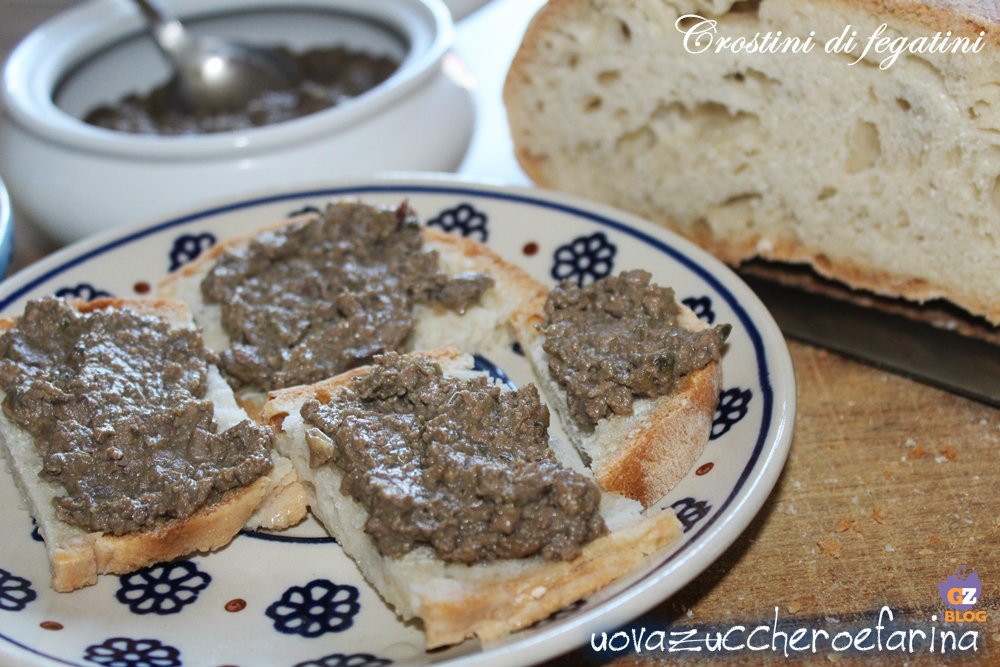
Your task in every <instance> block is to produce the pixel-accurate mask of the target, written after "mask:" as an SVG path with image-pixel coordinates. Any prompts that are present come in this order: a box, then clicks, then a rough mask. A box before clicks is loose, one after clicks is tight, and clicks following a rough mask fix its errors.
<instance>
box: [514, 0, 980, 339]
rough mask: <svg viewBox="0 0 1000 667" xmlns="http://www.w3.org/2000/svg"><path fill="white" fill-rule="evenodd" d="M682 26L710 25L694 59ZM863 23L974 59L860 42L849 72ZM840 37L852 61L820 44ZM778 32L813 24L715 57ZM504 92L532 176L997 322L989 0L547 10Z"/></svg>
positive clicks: (734, 244)
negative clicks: (771, 48)
mask: <svg viewBox="0 0 1000 667" xmlns="http://www.w3.org/2000/svg"><path fill="white" fill-rule="evenodd" d="M691 14H696V15H698V16H700V17H703V18H705V19H710V20H714V21H716V22H717V23H716V24H715V33H714V36H713V35H709V36H711V37H713V40H714V41H713V42H712V44H711V45H710V46H709V47H708V48H707V49H706V50H705V51H704V52H702V53H692V52H689V51H688V50H686V49H685V47H684V38H685V35H684V33H683V32H682V30H685V29H689V28H690V27H691V26H692V25H694V23H696V22H697V21H698V20H699V19H694V18H687V19H682V20H681V21H680V23H679V24H678V19H681V17H684V16H685V15H691ZM883 23H885V24H887V26H886V28H885V29H884V32H883V33H882V35H881V36H883V37H889V38H892V39H893V40H896V39H898V38H907V39H909V40H915V39H917V38H921V37H923V38H926V41H925V42H923V44H925V45H927V44H930V43H931V42H930V40H931V39H933V37H934V35H935V33H938V32H940V33H941V36H940V38H939V41H938V43H939V44H940V43H943V41H942V40H945V39H949V38H950V39H953V40H954V39H958V38H967V42H966V44H967V45H969V46H974V45H975V40H981V43H980V47H981V48H980V49H979V51H978V52H973V51H971V50H967V51H968V52H958V53H944V54H942V53H927V52H924V53H912V52H909V51H905V52H902V53H900V55H899V56H898V58H897V59H895V60H894V61H893V62H891V63H889V66H884V65H883V63H884V62H887V61H886V59H887V58H888V57H889V56H890V55H892V54H891V52H887V51H883V52H882V53H877V52H876V49H874V48H873V49H870V50H869V51H868V54H867V55H866V56H865V57H864V58H863V59H861V60H860V62H857V63H856V64H852V63H853V62H854V61H855V60H857V59H858V58H859V56H861V54H862V52H863V51H864V49H865V47H866V46H867V44H868V40H869V38H870V37H871V35H873V34H874V33H876V32H877V31H878V30H879V27H880V25H881V24H883ZM846 26H850V27H851V30H854V31H857V36H856V37H855V40H856V42H857V46H856V49H855V51H854V52H853V53H828V52H826V50H825V45H826V42H827V41H828V40H830V39H833V38H836V37H837V36H838V35H840V34H841V33H842V32H843V31H844V29H845V27H846ZM778 31H781V35H782V36H783V37H787V36H798V37H800V38H805V37H807V36H809V34H810V32H815V37H814V40H815V41H816V42H817V46H816V47H815V48H814V49H813V50H812V51H811V52H809V53H787V52H786V53H780V52H779V53H746V52H739V53H733V52H732V50H730V49H728V48H724V49H722V50H721V52H716V48H717V47H718V45H719V41H718V40H719V39H720V38H723V37H728V38H738V37H741V36H742V37H745V38H747V39H750V38H752V37H753V36H754V35H755V34H757V33H760V34H761V35H765V34H766V33H768V32H771V33H772V34H774V33H777V32H778ZM709 36H706V38H707V37H709ZM914 43H915V42H912V41H911V42H909V44H914ZM899 44H904V43H903V42H899ZM917 44H918V45H919V43H917ZM691 46H692V48H691V51H697V50H698V48H697V47H693V44H692V45H691ZM504 96H505V101H506V104H507V111H508V116H509V120H510V126H511V132H512V135H513V139H514V143H515V146H516V151H517V157H518V159H519V160H520V162H521V164H522V165H523V167H524V169H525V170H526V171H527V172H528V174H529V175H530V176H531V177H532V178H533V179H534V180H535V181H536V182H538V183H539V184H542V185H545V186H548V187H553V188H557V189H560V190H566V191H571V192H575V193H580V194H584V195H586V196H589V197H593V198H596V199H600V200H603V201H606V202H610V203H613V204H615V205H617V206H620V207H622V208H625V209H628V210H630V211H633V212H635V213H638V214H640V215H642V216H644V217H647V218H649V219H651V220H653V221H656V222H657V223H659V224H662V225H664V226H668V227H671V228H673V229H675V230H677V231H679V232H680V233H682V234H684V235H685V236H687V237H689V238H692V239H694V240H695V241H696V242H698V243H699V244H701V245H703V246H704V247H706V248H708V249H710V250H711V251H713V252H715V253H716V254H717V255H719V256H720V257H722V258H723V259H725V260H727V261H729V262H731V263H739V262H741V261H743V260H746V259H748V258H751V257H763V258H767V259H772V260H780V261H791V262H802V263H809V264H811V265H812V266H813V267H815V269H816V270H817V271H819V272H820V273H821V274H823V275H825V276H827V277H832V278H835V279H838V280H840V281H843V282H845V283H847V284H849V285H851V286H853V287H858V288H864V289H868V290H872V291H875V292H878V293H880V294H887V295H893V296H902V297H906V298H910V299H915V300H918V301H924V300H927V299H933V298H939V297H943V298H947V299H949V300H951V301H952V302H954V303H956V304H958V305H960V306H962V307H963V308H965V309H967V310H968V311H970V312H972V313H974V314H977V315H981V316H984V317H985V318H986V319H988V320H989V321H990V322H992V323H994V324H997V323H1000V270H998V269H997V267H998V264H1000V5H998V4H997V3H996V2H988V1H983V0H979V1H977V0H965V1H959V0H937V1H935V2H933V3H930V2H919V1H917V0H898V1H895V2H886V1H884V0H812V1H810V2H804V1H802V0H756V1H748V0H744V1H740V2H737V1H735V0H665V1H663V2H645V1H643V0H551V1H550V2H549V3H548V4H547V5H546V6H544V7H543V8H542V9H541V11H540V12H539V13H538V15H537V16H536V17H535V19H534V20H533V22H532V23H531V25H530V27H529V29H528V31H527V33H526V35H525V38H524V42H523V44H522V45H521V48H520V50H519V52H518V54H517V56H516V57H515V59H514V62H513V65H512V66H511V70H510V73H509V75H508V78H507V83H506V88H505V94H504Z"/></svg>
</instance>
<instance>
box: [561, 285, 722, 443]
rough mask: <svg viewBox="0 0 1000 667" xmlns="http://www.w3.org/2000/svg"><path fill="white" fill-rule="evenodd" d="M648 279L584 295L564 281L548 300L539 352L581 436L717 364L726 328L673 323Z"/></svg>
mask: <svg viewBox="0 0 1000 667" xmlns="http://www.w3.org/2000/svg"><path fill="white" fill-rule="evenodd" d="M650 278H651V276H650V274H649V273H648V272H646V271H625V272H623V273H622V274H621V275H619V276H609V277H607V278H603V279H601V280H598V281H597V282H595V283H594V284H592V285H588V286H586V287H583V288H581V287H578V286H577V285H576V284H575V283H572V282H570V281H564V282H563V283H562V284H561V285H559V286H558V287H556V288H555V289H553V290H552V291H551V292H550V293H549V297H548V300H547V302H546V303H545V322H544V324H543V325H542V327H541V332H542V333H543V334H544V335H545V340H544V342H543V344H542V347H543V349H544V350H545V352H546V353H547V354H548V366H549V373H550V374H551V375H552V378H553V379H554V380H555V381H556V382H558V383H559V385H560V386H562V387H563V388H564V389H565V390H566V395H567V407H568V408H569V414H570V416H571V417H572V418H573V420H574V421H575V422H576V424H577V425H578V426H579V427H580V428H581V429H582V430H584V431H585V432H591V431H593V430H594V427H595V426H596V425H597V423H598V422H599V421H600V420H601V419H603V418H605V417H608V416H610V415H628V414H632V403H633V401H634V399H635V398H637V397H645V398H655V397H658V396H664V395H666V394H669V393H670V392H672V391H673V390H674V388H675V387H676V386H677V383H678V381H679V380H680V379H681V378H683V377H684V376H685V375H687V374H688V373H690V372H692V371H695V370H697V369H699V368H702V367H704V366H706V365H707V364H708V363H710V362H712V361H716V360H718V359H719V355H720V354H721V350H722V345H723V343H724V342H725V340H726V337H727V336H728V335H729V331H730V326H729V325H728V324H726V325H720V326H717V327H715V328H712V329H704V330H702V331H688V330H687V329H685V328H684V327H683V326H681V325H680V323H679V322H678V316H679V314H680V312H681V307H680V306H679V305H678V304H677V302H676V301H675V300H674V291H673V290H672V289H670V288H668V287H660V286H658V285H655V284H652V283H650Z"/></svg>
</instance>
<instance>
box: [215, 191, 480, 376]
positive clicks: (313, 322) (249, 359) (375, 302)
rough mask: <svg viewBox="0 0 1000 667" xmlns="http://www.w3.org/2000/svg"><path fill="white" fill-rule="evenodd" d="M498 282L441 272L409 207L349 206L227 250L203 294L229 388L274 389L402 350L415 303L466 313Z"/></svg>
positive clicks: (331, 208) (330, 209)
mask: <svg viewBox="0 0 1000 667" xmlns="http://www.w3.org/2000/svg"><path fill="white" fill-rule="evenodd" d="M492 285H493V279H492V278H490V277H489V276H487V275H485V274H481V273H468V274H462V275H459V276H456V277H451V278H450V277H448V276H446V275H445V274H443V273H441V272H440V270H439V269H438V254H437V252H436V251H425V250H424V248H423V236H422V234H421V231H420V225H419V224H418V222H417V218H416V215H414V214H413V212H412V211H411V210H410V209H409V208H408V207H407V206H406V204H403V205H402V206H400V207H399V208H398V209H396V210H392V209H381V208H375V207H372V206H367V205H365V204H360V203H347V202H343V203H338V204H330V205H329V206H327V208H326V210H325V211H324V212H323V214H322V215H321V216H316V217H314V218H312V219H309V220H305V221H300V222H296V223H292V224H290V225H287V226H285V227H283V228H281V229H279V230H277V231H273V232H270V233H266V234H262V235H259V236H257V237H256V238H254V239H253V240H251V241H250V243H249V244H248V245H246V246H245V247H243V248H239V249H233V250H230V251H228V252H226V253H224V254H223V255H222V256H221V257H220V258H219V260H218V261H217V262H216V264H215V266H214V267H213V268H212V270H211V271H210V272H209V273H208V275H207V276H206V277H205V279H204V280H203V281H202V284H201V289H202V294H203V295H204V297H205V301H206V302H208V303H218V304H221V307H222V323H223V326H224V328H225V330H226V333H227V334H229V337H230V340H231V341H232V347H230V348H229V349H228V350H225V351H224V352H223V353H222V354H221V355H220V359H221V365H222V368H223V369H224V370H225V371H226V373H227V374H228V376H229V378H230V381H231V382H232V384H233V385H234V386H236V387H242V386H247V385H251V386H255V387H258V388H261V389H278V388H281V387H290V386H293V385H297V384H309V383H312V382H316V381H318V380H321V379H323V378H327V377H332V376H334V375H337V374H338V373H342V372H343V371H346V370H349V369H351V368H356V367H357V366H360V365H362V364H365V363H367V362H369V361H371V359H372V358H373V357H374V356H375V355H376V354H379V353H382V352H385V351H388V350H399V349H401V348H402V346H403V345H404V343H405V341H406V338H407V336H409V334H410V331H411V330H412V329H413V306H414V305H415V304H417V303H429V304H438V305H441V306H443V307H446V308H449V309H451V310H455V311H457V312H460V313H461V312H464V311H465V309H466V308H468V307H469V306H472V305H474V304H475V303H477V302H478V301H479V298H480V297H481V296H482V294H483V292H485V291H486V290H487V289H489V288H490V287H492Z"/></svg>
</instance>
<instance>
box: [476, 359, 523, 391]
mask: <svg viewBox="0 0 1000 667" xmlns="http://www.w3.org/2000/svg"><path fill="white" fill-rule="evenodd" d="M472 359H473V361H474V362H475V363H474V365H473V368H475V369H476V370H477V371H486V372H487V373H489V374H490V377H491V378H493V379H494V380H496V381H498V382H502V383H504V384H505V385H507V386H508V387H510V388H511V389H517V385H516V384H514V381H513V380H511V379H510V377H508V375H507V374H506V373H504V372H503V371H502V370H501V369H500V367H499V366H497V365H496V364H494V363H493V362H492V361H490V360H489V359H487V358H486V357H484V356H483V355H481V354H476V355H473V357H472Z"/></svg>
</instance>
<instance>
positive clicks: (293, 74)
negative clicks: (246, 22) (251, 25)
mask: <svg viewBox="0 0 1000 667" xmlns="http://www.w3.org/2000/svg"><path fill="white" fill-rule="evenodd" d="M133 1H134V2H135V4H137V5H138V6H139V8H140V9H141V10H142V15H143V16H144V17H145V19H146V23H147V24H148V25H149V29H150V32H151V33H152V36H153V39H154V40H155V41H156V44H157V45H158V46H159V47H160V50H161V51H162V52H163V55H165V56H166V57H167V59H168V60H169V61H170V62H171V63H172V64H173V67H174V75H173V78H172V79H171V81H170V88H171V89H172V91H173V93H174V96H175V98H176V100H175V101H176V102H177V103H178V104H179V105H180V106H182V107H183V108H185V109H186V110H187V111H190V112H192V113H194V114H197V115H202V114H206V115H207V114H213V113H225V112H232V111H238V110H240V109H244V108H246V105H247V102H249V101H250V100H251V99H253V98H254V97H256V96H257V95H260V94H261V93H263V92H264V91H266V90H285V89H288V88H291V87H292V86H294V85H295V84H296V83H297V81H298V80H299V78H300V77H299V73H298V68H297V67H296V65H295V63H294V61H293V60H292V59H291V58H284V57H281V55H280V54H276V53H274V52H273V51H270V50H267V49H262V48H258V47H253V46H247V45H244V44H237V43H234V42H228V41H226V40H223V39H220V38H218V37H207V36H204V37H203V36H198V35H192V34H191V33H189V32H188V31H186V30H185V29H184V26H183V25H181V22H180V21H178V20H177V19H176V18H175V17H173V16H171V15H170V14H169V13H168V12H167V11H165V10H164V9H163V8H162V7H161V6H160V5H159V3H158V2H157V1H156V0H133Z"/></svg>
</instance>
